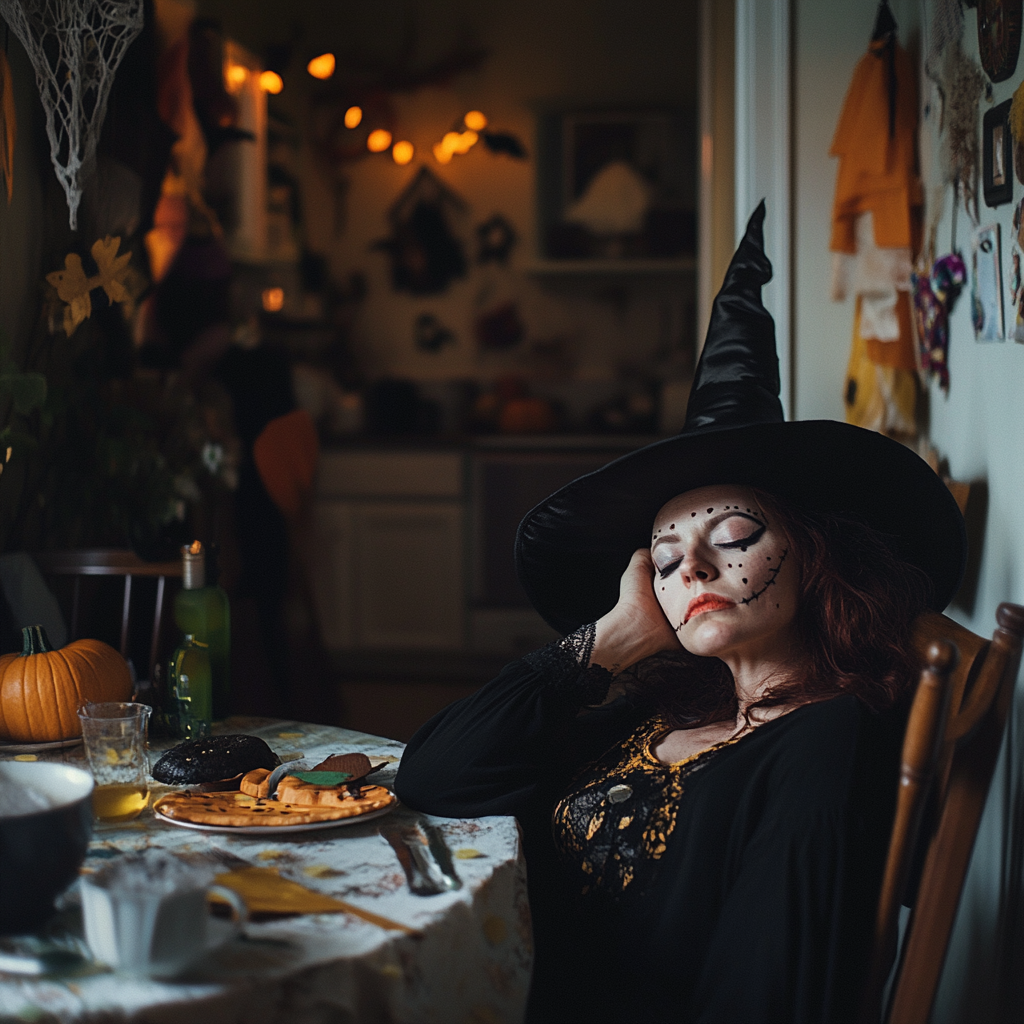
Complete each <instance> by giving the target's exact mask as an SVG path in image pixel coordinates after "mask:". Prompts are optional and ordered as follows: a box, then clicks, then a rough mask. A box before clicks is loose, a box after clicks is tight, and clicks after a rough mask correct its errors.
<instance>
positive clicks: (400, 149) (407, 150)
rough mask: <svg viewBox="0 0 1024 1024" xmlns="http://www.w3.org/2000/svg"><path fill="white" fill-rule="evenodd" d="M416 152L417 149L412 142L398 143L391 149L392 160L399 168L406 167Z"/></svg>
mask: <svg viewBox="0 0 1024 1024" xmlns="http://www.w3.org/2000/svg"><path fill="white" fill-rule="evenodd" d="M415 152H416V147H415V146H414V145H413V144H412V143H411V142H405V141H402V142H396V143H395V144H394V146H392V147H391V159H392V160H394V161H395V163H396V164H398V165H399V166H404V165H405V164H407V163H408V162H409V161H410V160H411V159H412V158H413V154H414V153H415Z"/></svg>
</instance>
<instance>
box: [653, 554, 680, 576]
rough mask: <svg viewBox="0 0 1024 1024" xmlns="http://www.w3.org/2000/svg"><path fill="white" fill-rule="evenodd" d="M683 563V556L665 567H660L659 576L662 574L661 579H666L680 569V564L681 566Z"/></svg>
mask: <svg viewBox="0 0 1024 1024" xmlns="http://www.w3.org/2000/svg"><path fill="white" fill-rule="evenodd" d="M682 564H683V560H682V559H681V558H677V559H676V560H675V561H674V562H669V563H668V565H666V566H665V568H664V569H659V570H658V576H660V577H661V579H666V578H667V577H669V576H671V575H672V573H674V572H675V571H676V569H678V568H679V566H681V565H682Z"/></svg>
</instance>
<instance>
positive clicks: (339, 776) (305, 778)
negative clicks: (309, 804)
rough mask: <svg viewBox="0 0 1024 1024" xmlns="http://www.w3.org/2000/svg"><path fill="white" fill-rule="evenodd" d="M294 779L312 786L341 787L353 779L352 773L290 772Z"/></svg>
mask: <svg viewBox="0 0 1024 1024" xmlns="http://www.w3.org/2000/svg"><path fill="white" fill-rule="evenodd" d="M288 774H289V775H290V776H291V777H292V778H293V779H298V780H299V782H308V783H309V784H310V785H312V786H340V785H341V784H342V783H343V782H347V781H348V780H349V779H351V778H352V775H351V773H350V772H289V773H288Z"/></svg>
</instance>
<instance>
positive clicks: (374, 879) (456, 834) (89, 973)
mask: <svg viewBox="0 0 1024 1024" xmlns="http://www.w3.org/2000/svg"><path fill="white" fill-rule="evenodd" d="M216 731H218V732H245V733H249V734H251V735H256V736H261V737H262V738H263V739H265V740H266V741H267V742H268V743H269V744H270V746H271V747H273V748H274V750H275V751H276V752H277V753H278V754H279V755H280V756H281V757H282V758H283V759H292V758H294V757H295V756H301V757H304V758H312V759H313V760H314V763H315V762H316V760H320V759H322V758H324V757H326V756H328V755H329V754H332V753H337V752H341V751H354V750H361V751H363V752H365V753H366V754H368V755H370V756H371V757H387V758H390V759H391V761H392V763H391V764H389V765H388V766H387V767H386V768H384V769H382V770H381V771H380V772H379V773H378V774H377V775H376V776H375V781H377V780H379V781H380V783H381V784H382V785H386V786H389V787H390V785H391V783H392V782H393V780H394V777H395V772H396V770H397V763H398V761H399V759H400V758H401V755H402V745H401V744H400V743H397V742H395V741H393V740H387V739H382V738H380V737H377V736H368V735H366V734H364V733H357V732H352V731H350V730H346V729H338V728H334V727H329V726H317V725H308V724H304V723H296V722H285V721H277V720H269V719H240V718H235V719H230V720H229V721H228V722H227V723H225V724H224V725H223V726H221V727H220V728H218V729H217V730H216ZM168 745H169V744H166V743H165V744H153V745H152V746H153V748H154V749H153V756H152V758H151V760H153V761H155V758H156V756H158V748H159V747H161V746H168ZM39 757H40V759H42V758H43V757H44V755H39ZM45 757H46V759H47V760H63V761H65V762H67V763H71V764H80V765H81V766H83V767H84V756H83V753H82V748H81V747H77V748H71V749H70V750H65V751H61V752H59V753H54V754H47V755H45ZM154 790H155V795H156V796H158V795H159V792H160V787H159V786H154ZM154 798H155V797H154ZM151 803H152V801H151ZM416 819H419V820H420V821H421V822H423V821H425V822H431V823H434V824H436V825H437V826H439V828H440V829H441V831H442V833H443V835H444V838H445V841H446V843H447V845H448V847H449V849H450V850H452V851H453V853H454V855H455V859H454V864H455V867H456V870H457V873H458V876H459V878H460V880H461V882H462V883H463V884H462V888H461V889H459V890H456V891H454V892H448V893H444V894H442V895H437V896H416V895H413V894H412V893H411V892H410V891H409V886H408V883H407V881H406V876H405V873H404V871H403V869H402V866H401V865H400V863H399V861H398V858H397V856H396V855H395V852H394V850H393V849H392V848H391V846H390V845H389V844H388V842H387V840H386V839H385V838H384V836H382V835H381V834H380V828H381V827H382V826H384V825H386V824H387V823H393V822H396V821H397V822H399V823H401V822H403V821H405V822H410V823H411V822H412V821H413V820H416ZM149 847H159V848H162V849H165V850H169V851H172V852H174V853H178V854H182V855H184V856H186V857H187V858H188V859H190V860H192V861H198V862H205V861H208V862H210V863H211V864H212V865H214V866H217V867H218V868H220V866H223V868H222V869H223V870H224V871H231V870H234V869H237V868H243V867H246V866H251V867H274V868H277V869H278V870H279V872H280V874H281V875H282V876H283V877H285V878H288V879H291V880H293V881H296V882H300V883H301V884H302V885H304V886H307V887H308V888H310V889H313V890H315V891H317V892H321V893H324V894H325V895H328V896H332V897H335V898H337V899H341V900H345V901H347V902H349V903H351V904H354V905H355V906H357V907H359V908H360V909H363V910H367V911H370V912H372V913H373V914H377V915H380V916H382V917H385V918H388V919H390V920H391V921H394V922H397V923H399V924H401V925H405V926H407V927H408V928H411V929H414V932H413V933H412V934H408V933H405V932H401V931H397V930H386V929H383V928H380V927H377V926H376V925H374V924H372V923H369V922H367V921H364V920H362V919H360V918H359V917H356V916H354V915H351V914H348V913H332V914H307V915H302V916H293V917H287V918H278V919H275V920H266V921H263V922H259V923H252V922H251V923H250V924H249V925H248V926H247V928H246V931H245V935H244V937H242V938H239V939H235V940H232V941H229V942H227V943H226V944H224V945H222V946H220V947H219V948H217V949H215V950H214V951H212V952H211V953H210V954H209V955H208V956H207V957H206V958H204V959H203V960H202V962H201V964H200V966H198V967H195V968H191V969H189V970H188V971H187V972H186V973H184V974H182V975H181V976H179V977H177V978H176V979H174V980H173V981H158V980H147V979H129V978H125V977H120V976H118V975H115V974H113V973H111V972H110V971H108V970H106V969H103V968H102V967H93V968H91V969H87V970H86V971H79V972H77V973H75V974H74V975H68V976H54V977H48V978H43V979H27V978H21V977H17V976H15V975H10V974H6V975H5V974H0V1022H4V1024H6V1022H7V1021H13V1020H24V1021H32V1022H50V1021H61V1022H65V1021H67V1022H72V1021H74V1022H78V1021H104V1022H108V1021H140V1022H142V1021H144V1022H146V1024H163V1022H167V1024H172V1022H181V1024H206V1022H210V1024H235V1022H237V1024H270V1022H282V1024H284V1022H287V1024H320V1022H325V1024H326V1022H328V1021H329V1022H332V1024H337V1022H349V1021H351V1022H356V1021H359V1022H362V1021H366V1022H370V1021H386V1022H392V1021H393V1022H403V1021H408V1022H415V1024H426V1022H433V1021H437V1022H445V1024H449V1022H451V1024H456V1022H458V1024H463V1022H465V1024H506V1022H507V1024H512V1022H515V1021H520V1020H522V1017H523V1013H524V1009H525V1005H526V994H527V989H528V987H529V979H530V970H531V966H532V955H533V950H532V939H531V930H530V914H529V906H528V903H527V897H526V871H525V863H524V860H523V854H522V849H521V845H520V839H519V832H518V827H517V825H516V822H515V820H514V819H512V818H504V817H491V818H479V819H474V820H457V819H451V818H432V817H430V816H427V815H417V814H415V813H414V812H412V811H411V810H409V809H408V808H404V807H399V808H398V809H397V810H395V811H394V812H393V813H392V814H389V815H386V816H385V817H383V818H379V819H376V820H374V821H369V822H365V823H363V824H355V825H350V826H345V827H342V828H336V829H333V830H329V831H315V832H310V833H304V834H300V835H286V836H276V837H269V836H268V837H259V836H257V837H249V836H232V835H219V834H209V833H200V832H196V831H192V830H188V829H184V828H179V827H176V826H173V825H169V824H165V823H163V822H161V821H158V820H157V819H156V818H154V816H153V813H152V811H151V810H147V811H145V812H144V813H143V815H142V816H141V817H140V818H138V819H137V820H136V821H133V822H129V823H127V824H123V825H110V826H104V825H97V826H96V831H95V833H94V835H93V841H92V843H91V845H90V848H89V853H88V857H87V859H86V862H85V865H84V868H83V871H84V872H90V871H95V870H97V869H98V868H99V867H101V866H103V865H104V864H106V863H109V862H110V860H111V859H112V858H115V857H118V856H120V855H121V854H123V853H125V852H127V851H134V850H142V849H146V848H149ZM76 888H77V886H76V887H72V889H71V890H70V891H69V893H68V894H67V895H66V896H65V897H64V899H65V902H66V903H67V904H68V905H69V909H67V910H66V911H65V913H64V915H63V918H62V920H68V921H69V922H71V925H70V926H71V927H72V929H73V928H74V927H75V923H76V911H75V909H74V904H75V903H76V901H77V893H76V892H75V889H76Z"/></svg>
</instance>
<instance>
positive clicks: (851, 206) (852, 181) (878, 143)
mask: <svg viewBox="0 0 1024 1024" xmlns="http://www.w3.org/2000/svg"><path fill="white" fill-rule="evenodd" d="M893 45H894V46H895V56H894V59H895V69H896V117H895V131H894V132H893V133H892V135H890V132H889V58H888V54H887V53H886V52H885V44H884V43H881V42H879V43H872V44H871V46H870V48H869V49H868V52H867V53H866V54H865V55H864V56H863V57H861V59H860V61H859V62H858V64H857V67H856V69H855V70H854V73H853V79H852V80H851V82H850V87H849V89H848V90H847V93H846V99H845V101H844V102H843V110H842V113H841V114H840V116H839V124H838V125H837V126H836V133H835V136H834V138H833V139H832V145H831V147H830V149H829V153H830V155H831V156H837V157H839V173H838V175H837V178H836V191H835V199H834V201H833V205H832V241H831V244H830V246H829V248H830V249H831V250H832V251H833V252H845V253H855V252H856V251H857V242H856V220H857V217H858V216H859V215H860V214H862V213H865V212H867V211H869V210H870V211H871V213H872V214H873V218H874V230H875V242H876V244H877V245H879V246H881V247H883V248H908V247H909V248H910V249H911V250H912V251H913V252H916V251H917V250H918V249H919V248H920V241H921V239H920V234H921V208H922V206H923V204H924V190H923V188H922V185H921V179H920V176H919V175H918V169H917V155H916V135H917V75H916V73H915V71H914V63H913V61H912V60H911V58H910V55H909V54H908V53H907V51H906V50H904V49H903V47H901V46H900V45H899V44H898V43H895V42H894V43H893Z"/></svg>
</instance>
